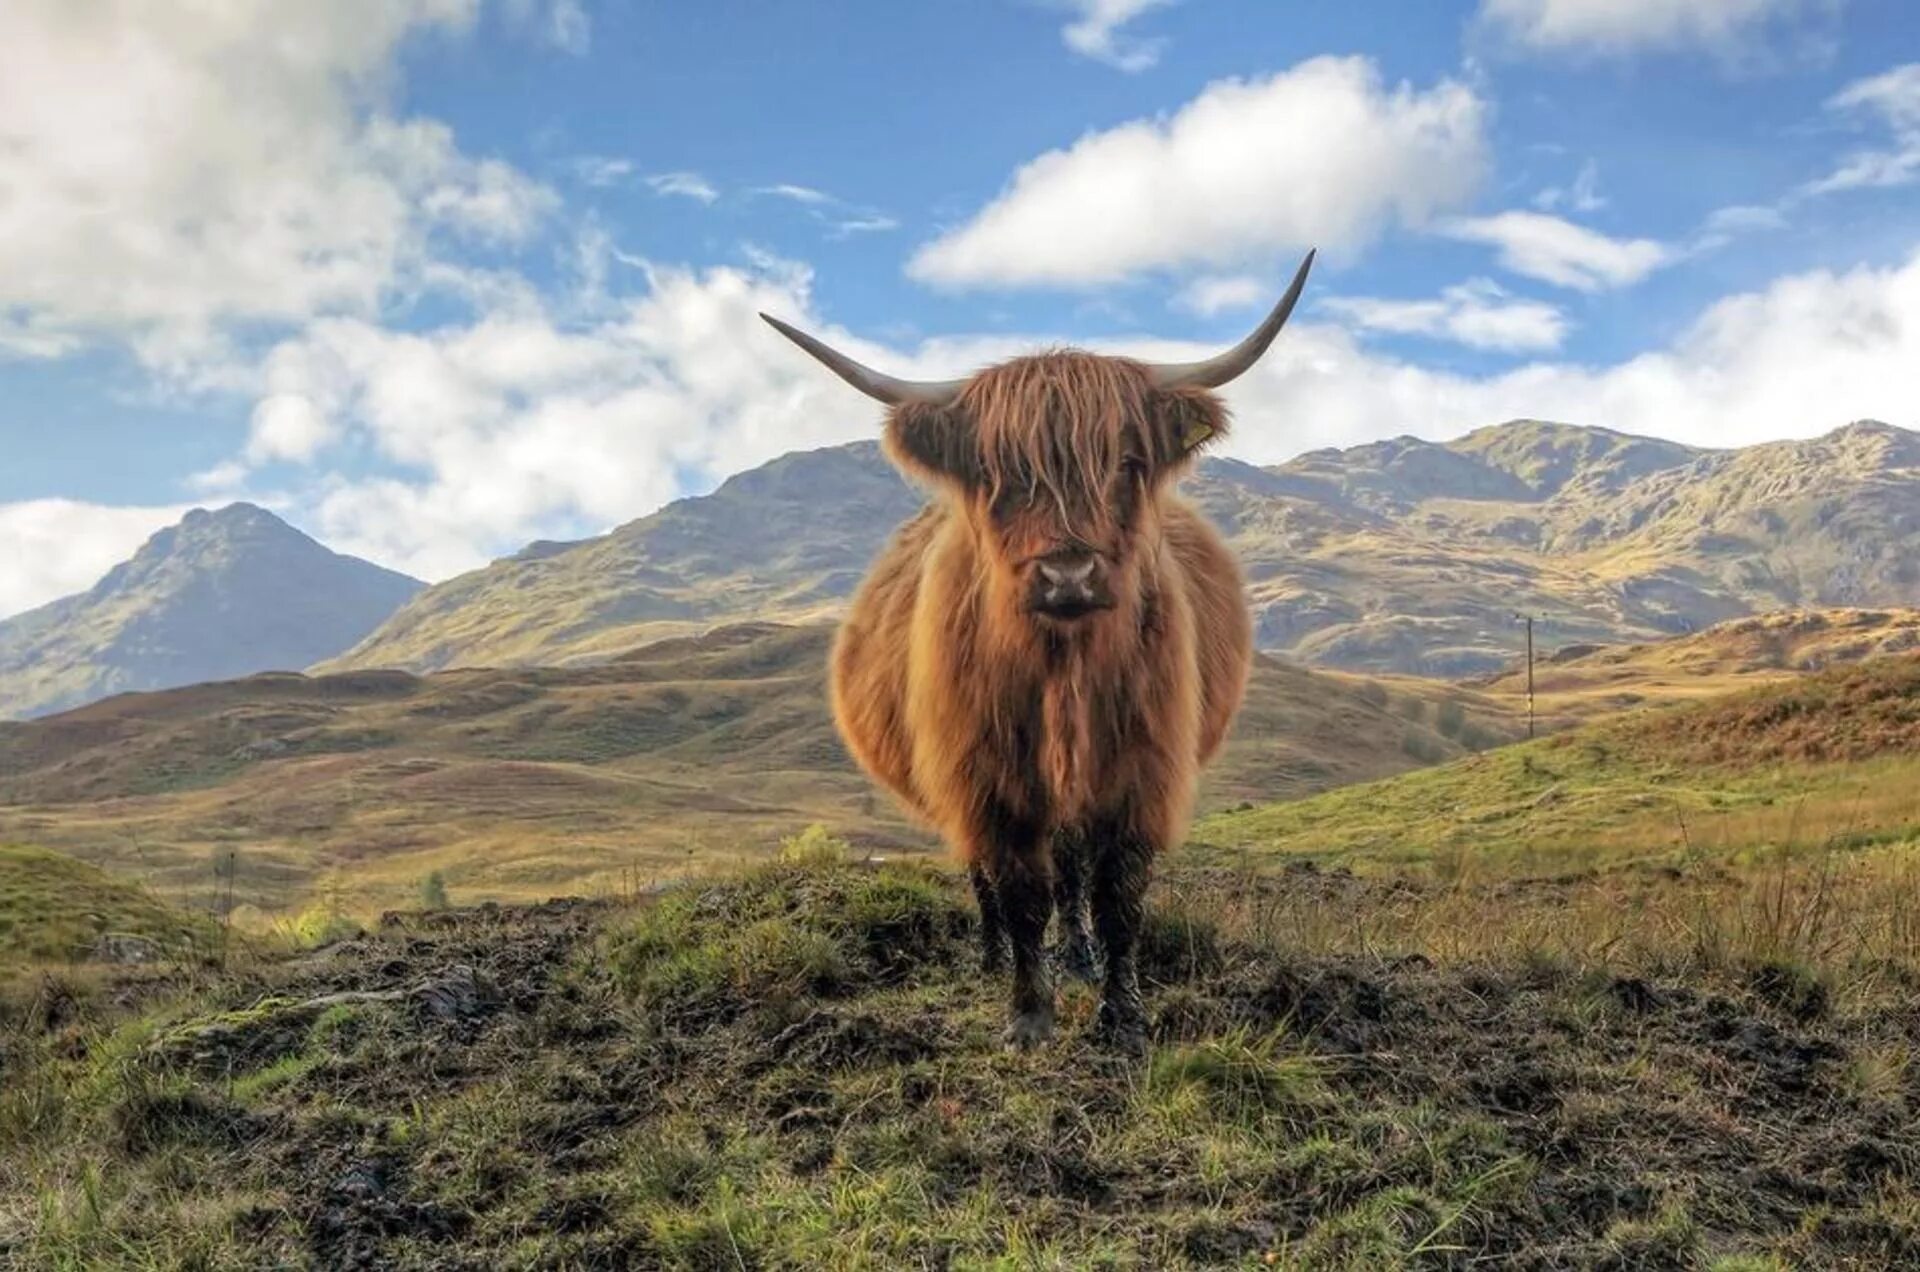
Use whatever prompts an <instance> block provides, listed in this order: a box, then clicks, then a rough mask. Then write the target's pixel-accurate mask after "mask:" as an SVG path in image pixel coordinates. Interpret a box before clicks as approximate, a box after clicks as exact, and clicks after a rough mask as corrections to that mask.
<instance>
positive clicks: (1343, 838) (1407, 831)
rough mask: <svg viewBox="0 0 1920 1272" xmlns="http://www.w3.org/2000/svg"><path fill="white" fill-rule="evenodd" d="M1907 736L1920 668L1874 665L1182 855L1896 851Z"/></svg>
mask: <svg viewBox="0 0 1920 1272" xmlns="http://www.w3.org/2000/svg"><path fill="white" fill-rule="evenodd" d="M1917 739H1920V659H1914V658H1910V657H1903V658H1893V659H1885V660H1881V661H1879V662H1875V663H1867V664H1862V665H1860V666H1859V667H1856V668H1849V669H1846V670H1844V671H1841V672H1836V673H1830V674H1827V675H1823V676H1815V677H1809V678H1807V679H1805V680H1802V681H1797V682H1793V683H1791V684H1788V685H1784V686H1772V687H1768V688H1763V689H1759V690H1755V691H1752V692H1749V693H1744V694H1738V695H1734V696H1732V697H1729V698H1726V699H1721V700H1716V701H1712V702H1709V703H1705V704H1701V705H1699V706H1690V707H1681V708H1676V709H1670V710H1664V711H1657V712H1640V713H1634V714H1631V715H1628V716H1626V717H1623V718H1620V719H1616V720H1610V721H1606V722H1603V723H1599V724H1594V725H1589V726H1587V727H1585V728H1583V729H1580V730H1578V731H1575V732H1573V733H1568V734H1562V735H1559V736H1556V737H1551V738H1546V739H1542V740H1540V741H1537V742H1532V743H1527V744H1523V745H1518V746H1512V747H1506V748H1502V749H1499V750H1496V751H1491V752H1488V753H1485V754H1481V755H1475V756H1472V757H1469V758H1467V759H1464V760H1459V761H1456V762H1454V763H1452V764H1448V765H1445V766H1442V767H1438V768H1431V769H1425V770H1420V771H1416V772H1413V773H1409V774H1405V775H1402V776H1400V777H1394V778H1388V779H1386V780H1384V781H1379V782H1373V783H1368V784H1365V785H1360V786H1352V787H1345V788H1341V789H1339V790H1334V791H1329V792H1327V793H1324V794H1321V795H1317V796H1313V797H1310V798H1307V799H1303V800H1297V801H1291V802H1283V803H1273V804H1264V805H1259V806H1256V807H1252V808H1248V809H1244V810H1240V811H1234V812H1226V813H1219V814H1216V815H1214V816H1211V817H1208V818H1206V819H1204V820H1203V821H1201V822H1200V823H1199V825H1198V826H1197V827H1196V828H1195V831H1194V836H1193V837H1194V840H1195V847H1194V849H1193V851H1194V852H1195V853H1196V855H1198V856H1200V857H1201V858H1202V859H1208V860H1213V861H1216V862H1223V863H1224V862H1229V861H1231V862H1235V863H1244V864H1245V865H1246V866H1248V867H1249V868H1254V869H1260V868H1271V867H1275V866H1279V865H1282V864H1284V863H1285V862H1286V861H1289V860H1308V861H1314V862H1319V863H1323V864H1344V865H1351V866H1353V867H1354V868H1355V869H1363V870H1374V871H1389V870H1404V869H1408V868H1421V869H1426V870H1431V871H1433V872H1435V873H1438V874H1441V875H1443V876H1444V875H1448V874H1453V873H1458V872H1461V871H1472V872H1474V873H1476V874H1478V875H1482V876H1498V875H1511V876H1521V875H1538V874H1555V873H1564V872H1567V871H1579V870H1588V869H1595V868H1609V867H1616V866H1621V865H1627V864H1636V863H1637V864H1648V863H1669V864H1686V863H1688V862H1693V861H1699V860H1735V861H1746V860H1754V859H1758V858H1762V857H1765V856H1766V855H1768V854H1770V853H1774V852H1780V851H1787V852H1810V851H1811V852H1819V851H1823V850H1825V849H1827V848H1830V847H1844V848H1865V847H1873V846H1876V845H1882V844H1890V843H1900V842H1904V841H1907V840H1911V839H1913V838H1915V837H1916V836H1920V748H1916V746H1915V745H1914V743H1915V741H1916V740H1917Z"/></svg>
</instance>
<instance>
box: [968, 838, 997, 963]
mask: <svg viewBox="0 0 1920 1272" xmlns="http://www.w3.org/2000/svg"><path fill="white" fill-rule="evenodd" d="M967 878H968V879H969V880H970V881H972V883H973V899H974V900H975V901H978V902H979V903H980V970H981V971H983V972H985V973H986V974H987V975H989V976H998V975H999V974H1000V973H1001V972H1003V971H1005V970H1006V968H1007V924H1006V920H1005V919H1004V918H1002V917H1001V914H1000V894H999V893H998V892H997V891H996V890H995V889H994V886H993V880H992V879H990V878H988V877H987V872H986V871H985V870H984V869H982V868H981V866H980V864H979V863H978V862H975V863H974V864H973V865H971V866H968V867H967Z"/></svg>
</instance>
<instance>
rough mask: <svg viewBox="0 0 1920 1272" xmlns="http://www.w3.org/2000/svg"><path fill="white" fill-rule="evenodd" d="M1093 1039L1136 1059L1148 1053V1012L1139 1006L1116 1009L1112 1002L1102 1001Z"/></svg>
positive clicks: (1100, 1044)
mask: <svg viewBox="0 0 1920 1272" xmlns="http://www.w3.org/2000/svg"><path fill="white" fill-rule="evenodd" d="M1093 1041H1094V1043H1095V1045H1097V1046H1099V1047H1101V1048H1103V1049H1105V1050H1107V1051H1111V1052H1113V1053H1115V1054H1116V1055H1122V1056H1132V1057H1134V1058H1136V1059H1137V1058H1139V1057H1141V1056H1144V1055H1146V1054H1147V1014H1146V1012H1145V1011H1144V1010H1142V1009H1140V1008H1137V1007H1136V1008H1134V1009H1132V1010H1130V1011H1129V1010H1119V1011H1116V1010H1114V1009H1113V1006H1112V1004H1110V1003H1101V1004H1100V1013H1099V1015H1098V1016H1096V1017H1095V1018H1094V1022H1093Z"/></svg>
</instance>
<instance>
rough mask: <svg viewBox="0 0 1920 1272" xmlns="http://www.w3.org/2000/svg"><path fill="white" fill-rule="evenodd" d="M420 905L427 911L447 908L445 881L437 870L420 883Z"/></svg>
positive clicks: (443, 876)
mask: <svg viewBox="0 0 1920 1272" xmlns="http://www.w3.org/2000/svg"><path fill="white" fill-rule="evenodd" d="M420 905H421V908H422V909H427V910H444V909H446V908H447V879H446V876H445V875H443V874H441V873H440V872H439V871H438V870H436V871H434V872H433V873H432V874H430V875H428V876H427V877H426V878H424V879H422V880H421V881H420Z"/></svg>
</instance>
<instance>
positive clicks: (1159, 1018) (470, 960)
mask: <svg viewBox="0 0 1920 1272" xmlns="http://www.w3.org/2000/svg"><path fill="white" fill-rule="evenodd" d="M872 874H873V872H862V871H858V870H850V869H846V868H819V867H813V868H799V867H794V868H791V869H788V868H776V869H774V870H770V871H763V872H759V873H758V874H756V875H755V876H753V877H752V878H751V879H748V880H744V881H741V882H738V883H723V884H714V885H702V886H701V887H699V888H697V889H695V888H690V889H684V890H682V894H681V895H676V896H673V897H670V898H668V899H666V900H662V901H654V902H651V903H646V904H643V905H642V906H641V907H639V908H638V909H636V908H634V907H629V906H622V905H615V904H611V903H607V902H590V901H579V900H574V901H555V902H552V903H549V904H546V905H541V906H533V907H511V908H506V907H482V908H478V909H466V910H457V911H441V912H432V913H414V914H395V915H390V916H388V917H387V919H386V920H385V921H384V922H383V923H382V924H381V925H380V927H379V928H378V929H377V930H376V931H373V932H371V933H369V934H367V935H365V936H364V937H360V938H357V939H353V940H349V941H346V942H342V943H340V944H337V945H334V946H332V947H329V948H326V949H321V950H317V951H312V952H309V953H305V954H301V955H298V956H292V957H287V958H284V959H272V960H264V961H260V962H257V963H254V964H251V965H249V966H246V967H244V968H236V969H233V970H230V971H228V972H225V973H218V972H210V971H207V970H204V969H201V970H196V971H193V972H191V973H189V972H184V971H178V970H175V971H164V970H163V971H148V972H143V973H139V974H131V973H130V974H129V975H128V976H126V977H124V978H120V979H109V980H107V981H106V982H105V983H103V984H96V985H93V986H92V987H90V988H86V987H77V986H75V985H74V984H72V983H70V982H69V981H68V980H65V979H62V978H59V977H48V978H45V979H43V980H42V981H41V982H39V983H38V984H37V985H36V986H34V987H31V988H30V989H29V990H23V991H21V992H19V993H17V994H16V995H15V997H14V998H13V999H12V1000H10V1002H11V1005H10V1007H9V1009H8V1019H7V1020H6V1021H5V1022H4V1030H5V1032H4V1035H3V1037H4V1042H0V1065H4V1066H5V1067H4V1068H0V1083H5V1084H7V1085H8V1086H10V1087H11V1088H12V1093H11V1095H10V1097H9V1098H11V1099H12V1100H13V1101H14V1103H12V1104H10V1105H8V1106H6V1108H7V1109H9V1110H11V1111H12V1112H13V1114H14V1115H15V1116H16V1117H17V1118H19V1119H20V1121H19V1124H18V1125H17V1126H16V1128H15V1130H14V1131H12V1132H6V1131H0V1151H3V1152H4V1157H3V1158H0V1202H3V1203H4V1206H5V1208H4V1209H0V1265H6V1266H22V1267H32V1266H58V1265H61V1264H66V1265H87V1264H90V1263H95V1262H97V1263H99V1264H101V1265H106V1264H111V1263H113V1262H114V1259H115V1256H116V1255H119V1256H124V1257H125V1258H126V1260H127V1261H129V1262H133V1261H136V1260H137V1261H140V1262H146V1263H158V1264H163V1265H177V1266H301V1265H305V1266H314V1267H323V1268H382V1267H435V1268H460V1267H472V1268H481V1267H499V1266H541V1267H547V1266H552V1267H607V1268H621V1267H664V1266H674V1267H707V1266H713V1267H762V1266H764V1267H777V1266H808V1265H810V1266H876V1267H888V1266H916V1267H918V1266H925V1267H949V1266H955V1267H958V1266H981V1265H984V1264H989V1263H992V1262H994V1260H995V1258H996V1255H999V1256H1004V1258H1005V1261H1006V1263H1007V1264H1008V1265H1011V1266H1081V1265H1084V1264H1087V1263H1111V1264H1114V1265H1122V1266H1125V1265H1139V1266H1169V1265H1177V1264H1189V1265H1203V1266H1214V1265H1229V1266H1234V1265H1260V1266H1268V1265H1280V1266H1307V1267H1323V1266H1326V1267H1332V1266H1349V1267H1378V1266H1414V1267H1425V1266H1434V1267H1466V1266H1484V1265H1489V1264H1493V1265H1498V1266H1510V1267H1541V1268H1548V1267H1553V1268H1558V1267H1618V1268H1629V1267H1633V1268H1639V1267H1648V1268H1655V1267H1720V1268H1724V1269H1733V1268H1763V1267H1775V1266H1819V1267H1843V1266H1855V1267H1863V1268H1867V1267H1874V1268H1878V1267H1898V1266H1920V1192H1916V1189H1915V1186H1914V1181H1915V1178H1916V1172H1917V1171H1920V1127H1916V1122H1915V1119H1914V1116H1913V1113H1914V1110H1915V1109H1916V1108H1920V1072H1916V1071H1915V1070H1913V1069H1912V1068H1911V1067H1910V1066H1909V1065H1908V1063H1907V1058H1908V1056H1909V1055H1910V1053H1911V1051H1912V1049H1914V1048H1915V1047H1917V1046H1920V994H1913V993H1906V994H1902V993H1888V994H1882V995H1879V996H1877V998H1876V999H1875V1000H1874V1001H1873V1002H1871V1003H1854V1002H1838V997H1839V996H1836V995H1835V994H1834V993H1832V992H1831V987H1828V986H1825V985H1822V984H1821V983H1819V982H1817V981H1813V980H1811V979H1809V978H1807V977H1804V976H1801V975H1798V974H1796V973H1794V972H1793V971H1792V970H1791V969H1787V968H1756V969H1754V970H1753V972H1752V973H1751V975H1748V976H1746V977H1744V978H1733V979H1728V980H1722V981H1716V982H1713V983H1706V982H1702V983H1688V982H1685V981H1676V980H1662V979H1657V978H1656V979H1644V978H1637V977H1625V976H1620V975H1615V974H1610V973H1608V972H1606V971H1604V970H1595V969H1584V970H1583V969H1580V968H1574V967H1568V966H1563V965H1554V964H1549V963H1544V962H1543V963H1540V964H1538V965H1519V966H1500V967H1496V966H1481V965H1436V964H1435V963H1433V962H1431V961H1429V960H1428V959H1427V958H1425V957H1423V956H1421V955H1419V954H1417V953H1408V954H1401V955H1395V956H1390V957H1380V958H1350V957H1349V958H1328V957H1305V956H1300V955H1294V954H1290V953H1289V952H1288V951H1287V949H1286V946H1285V941H1284V934H1279V935H1278V936H1277V937H1276V939H1275V940H1273V941H1271V942H1266V943H1261V944H1257V945H1256V944H1248V943H1246V942H1244V941H1239V940H1233V939H1228V938H1227V937H1225V936H1223V935H1222V934H1220V933H1219V932H1217V931H1215V930H1214V929H1213V928H1212V927H1211V926H1210V925H1209V923H1208V920H1207V915H1206V913H1205V904H1204V897H1205V896H1206V881H1204V880H1201V881H1198V883H1197V884H1193V885H1192V886H1188V887H1185V888H1181V889H1178V891H1179V893H1180V895H1182V896H1183V897H1185V898H1186V901H1185V906H1186V910H1185V912H1184V913H1177V914H1163V915H1162V916H1161V917H1160V919H1159V920H1158V921H1157V923H1156V927H1155V940H1154V941H1153V943H1152V958H1151V960H1150V963H1151V966H1150V979H1151V982H1152V988H1151V991H1150V993H1149V1005H1150V1009H1151V1011H1152V1013H1153V1017H1154V1022H1155V1035H1156V1038H1155V1053H1154V1056H1153V1058H1152V1059H1151V1060H1150V1061H1149V1062H1147V1063H1146V1064H1145V1065H1140V1064H1133V1063H1129V1062H1125V1061H1121V1060H1118V1059H1116V1058H1113V1057H1109V1056H1107V1055H1104V1054H1102V1053H1100V1052H1098V1051H1096V1050H1094V1049H1093V1048H1092V1047H1091V1046H1090V1045H1089V1044H1088V1043H1087V1041H1086V1039H1085V1034H1086V1025H1087V1021H1088V1017H1089V1015H1090V1010H1091V998H1090V995H1088V994H1087V993H1086V991H1084V990H1079V989H1074V990H1070V991H1068V992H1067V993H1066V995H1065V998H1064V1004H1063V1017H1062V1033H1061V1037H1060V1038H1058V1039H1057V1040H1056V1041H1055V1042H1054V1043H1053V1044H1051V1045H1050V1046H1048V1047H1046V1048H1044V1049H1042V1050H1041V1051H1039V1052H1036V1053H1032V1054H1029V1055H1010V1054H1008V1053H1006V1052H1004V1051H1003V1050H1002V1049H1001V1048H1000V1046H999V1044H998V1036H997V1031H998V1025H999V1015H1000V1008H999V996H1000V993H1001V987H1000V986H997V985H993V984H988V983H984V982H983V981H982V979H981V978H980V977H979V976H978V975H976V973H975V971H974V960H975V955H974V952H973V949H972V944H971V941H972V920H971V914H970V911H969V909H968V907H967V905H966V903H965V901H964V900H963V898H962V897H961V894H960V890H959V889H956V888H955V887H954V886H953V885H952V883H951V882H950V881H948V880H945V879H944V878H940V877H937V876H931V875H926V874H924V873H923V872H918V871H912V872H906V876H910V877H905V878H904V882H900V883H899V884H898V886H895V885H894V884H892V883H885V881H883V885H884V886H882V887H881V888H880V890H879V891H878V892H876V891H875V886H876V885H874V884H873V883H872V881H871V879H870V878H869V877H868V876H871V875H872ZM1263 886H1272V887H1279V888H1291V889H1295V890H1301V889H1305V890H1314V891H1316V892H1317V893H1319V894H1321V895H1323V896H1324V898H1325V901H1326V903H1327V904H1328V905H1343V904H1360V903H1363V902H1364V901H1365V900H1366V898H1365V897H1363V896H1361V895H1360V894H1361V893H1363V892H1365V891H1366V890H1369V889H1378V888H1400V889H1404V888H1406V887H1408V886H1411V885H1406V884H1383V883H1373V882H1368V881H1364V880H1357V879H1354V878H1353V877H1351V876H1346V875H1343V874H1339V873H1337V872H1315V871H1305V870H1303V871H1298V872H1295V873H1294V874H1291V875H1289V876H1286V877H1284V878H1281V879H1280V880H1278V881H1276V882H1274V883H1272V884H1269V885H1263ZM663 909H666V910H670V913H664V914H662V913H660V912H661V911H662V910H663ZM689 951H691V952H689ZM36 1092H37V1093H38V1095H37V1096H36V1095H35V1093H36ZM35 1119H37V1121H36V1120H35ZM89 1171H92V1172H97V1174H98V1175H99V1177H101V1178H104V1179H106V1180H107V1181H108V1182H107V1184H106V1186H105V1188H104V1192H105V1196H104V1199H102V1198H101V1197H98V1196H96V1197H95V1198H94V1199H93V1200H92V1201H91V1202H90V1203H88V1204H89V1205H90V1206H91V1207H92V1215H91V1218H88V1217H87V1215H86V1214H85V1213H84V1211H85V1209H86V1208H85V1207H84V1206H80V1203H78V1202H76V1201H74V1196H75V1195H76V1194H75V1190H76V1189H77V1188H79V1187H80V1186H81V1185H80V1183H78V1182H76V1181H81V1180H83V1179H84V1178H85V1177H86V1176H87V1174H88V1172H89ZM87 1187H90V1188H96V1189H98V1187H99V1186H98V1185H97V1184H94V1185H87ZM50 1198H51V1200H50ZM76 1207H78V1209H76Z"/></svg>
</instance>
